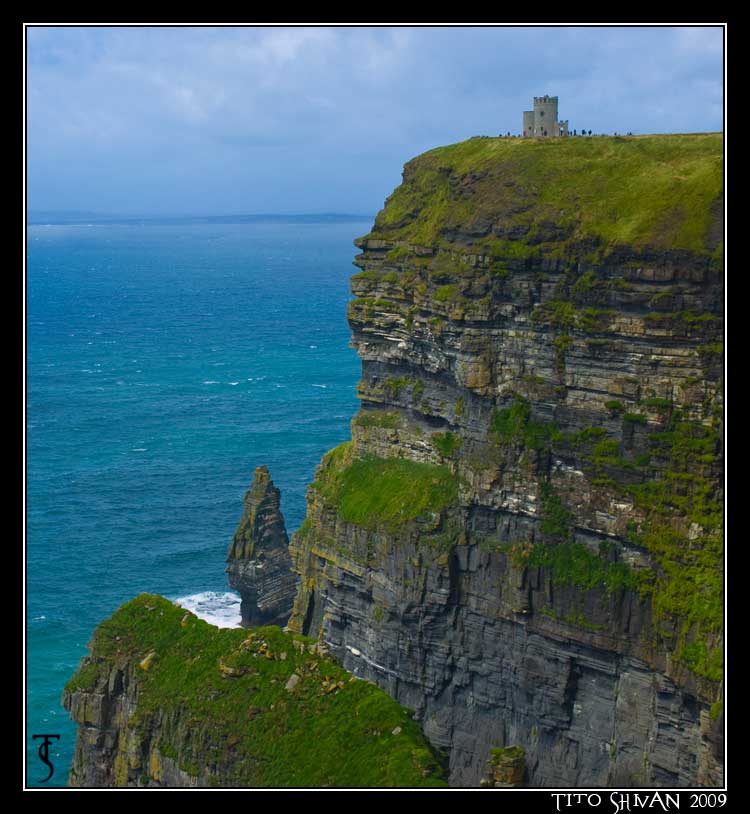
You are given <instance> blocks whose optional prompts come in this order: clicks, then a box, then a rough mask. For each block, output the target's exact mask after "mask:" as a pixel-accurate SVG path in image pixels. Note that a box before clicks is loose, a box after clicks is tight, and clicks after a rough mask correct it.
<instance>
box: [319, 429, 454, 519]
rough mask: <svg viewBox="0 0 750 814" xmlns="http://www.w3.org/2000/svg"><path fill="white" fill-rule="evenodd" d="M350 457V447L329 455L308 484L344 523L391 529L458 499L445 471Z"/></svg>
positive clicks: (404, 461)
mask: <svg viewBox="0 0 750 814" xmlns="http://www.w3.org/2000/svg"><path fill="white" fill-rule="evenodd" d="M353 452H354V451H353V447H352V444H351V442H346V443H344V444H341V445H340V446H338V447H336V448H335V449H333V450H331V451H330V452H329V453H328V454H327V455H326V456H325V458H324V459H323V461H322V463H321V466H320V468H319V470H318V473H317V479H316V480H315V482H314V483H313V487H314V488H315V489H317V490H318V491H319V492H320V493H321V495H323V497H324V498H325V499H326V501H327V502H328V503H330V504H331V505H333V506H335V507H336V510H337V512H338V515H339V517H341V519H342V520H345V521H346V522H348V523H354V524H356V525H358V526H362V527H363V528H366V529H374V528H377V527H378V526H384V527H386V528H390V529H394V528H398V526H400V525H403V524H404V523H407V522H409V521H410V520H414V519H416V518H418V517H420V516H423V515H425V514H427V513H434V512H439V511H440V510H441V509H445V508H447V507H448V506H450V505H452V504H454V503H455V502H456V500H457V498H458V484H457V482H456V479H455V477H454V476H453V474H452V473H451V471H450V469H449V468H448V467H447V466H436V465H434V464H428V463H421V462H419V461H411V460H408V459H406V458H389V459H383V458H376V457H374V456H367V457H364V458H356V457H354V454H353Z"/></svg>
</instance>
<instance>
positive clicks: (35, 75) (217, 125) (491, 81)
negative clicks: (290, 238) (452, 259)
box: [26, 26, 724, 215]
mask: <svg viewBox="0 0 750 814" xmlns="http://www.w3.org/2000/svg"><path fill="white" fill-rule="evenodd" d="M26 34H27V39H26V105H27V107H26V145H27V154H26V162H27V164H26V166H27V187H26V194H27V206H28V208H29V210H85V211H92V212H97V213H100V214H123V215H128V214H141V215H148V214H155V215H167V214H169V215H218V214H257V213H282V214H304V213H321V212H338V213H355V214H363V215H374V214H375V213H376V212H377V211H378V210H379V209H380V208H381V207H382V205H383V202H384V200H385V198H386V197H387V196H388V195H389V194H390V193H391V192H392V191H393V189H394V188H395V187H396V186H397V185H398V183H399V181H400V177H401V170H402V167H403V164H404V163H405V162H406V161H408V160H409V159H410V158H412V157H414V156H415V155H418V154H419V153H422V152H424V151H425V150H429V149H431V148H433V147H437V146H440V145H444V144H451V143H454V142H457V141H462V140H464V139H466V138H469V137H471V136H474V135H480V134H481V135H493V136H494V135H498V134H499V133H506V132H507V131H510V132H512V133H519V132H520V130H521V121H522V112H523V111H524V110H528V109H531V107H532V104H533V97H534V96H541V95H544V94H550V95H555V96H558V97H559V117H560V119H568V120H569V122H570V128H571V129H573V128H577V129H579V130H580V129H582V128H586V129H590V130H592V131H593V132H596V133H613V132H616V131H617V132H620V133H623V132H628V131H632V132H633V133H636V134H640V133H688V132H716V131H720V130H722V129H723V94H724V80H723V48H724V40H723V37H724V30H723V28H722V27H720V26H714V27H712V26H705V27H619V28H617V27H493V26H481V27H429V26H415V27H402V26H383V27H361V26H356V27H327V26H326V27H298V26H288V27H202V28H196V27H180V26H172V27H163V28H158V27H111V26H107V27H96V26H91V27H65V26H49V27H42V26H35V27H29V28H27V29H26Z"/></svg>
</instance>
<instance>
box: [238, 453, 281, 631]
mask: <svg viewBox="0 0 750 814" xmlns="http://www.w3.org/2000/svg"><path fill="white" fill-rule="evenodd" d="M280 506H281V499H280V495H279V490H278V489H277V488H276V487H275V486H274V485H273V481H272V480H271V477H270V475H269V473H268V469H267V468H266V467H265V466H259V467H258V468H257V469H256V470H255V475H254V478H253V482H252V485H251V486H250V489H249V490H248V491H247V494H246V495H245V510H244V513H243V515H242V519H241V520H240V524H239V526H238V528H237V531H236V532H235V534H234V538H233V540H232V544H231V545H230V547H229V552H228V554H227V562H228V565H227V574H228V576H229V585H230V586H231V587H232V588H234V590H236V591H238V592H239V593H240V596H241V597H242V602H241V604H240V613H241V615H242V626H243V627H257V626H258V625H281V626H283V625H285V624H286V623H287V620H288V619H289V614H290V613H291V610H292V603H293V601H294V594H295V589H296V583H297V578H296V575H295V574H294V573H293V571H292V569H291V560H290V558H289V538H288V536H287V533H286V528H285V526H284V517H283V515H282V514H281V508H280Z"/></svg>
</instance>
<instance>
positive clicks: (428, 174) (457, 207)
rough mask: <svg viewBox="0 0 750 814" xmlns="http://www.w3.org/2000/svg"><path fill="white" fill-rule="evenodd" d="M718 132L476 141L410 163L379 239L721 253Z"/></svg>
mask: <svg viewBox="0 0 750 814" xmlns="http://www.w3.org/2000/svg"><path fill="white" fill-rule="evenodd" d="M722 162H723V138H722V135H721V134H719V133H715V134H695V135H668V136H664V135H659V136H628V137H596V138H583V137H579V138H564V139H508V138H474V139H469V140H468V141H464V142H461V143H459V144H453V145H450V146H447V147H439V148H436V149H434V150H430V151H429V152H426V153H424V154H423V155H420V156H418V157H417V158H415V159H413V160H412V161H410V162H409V163H408V164H407V165H406V167H405V169H404V180H403V183H402V184H401V185H400V186H399V187H398V188H397V189H396V190H395V192H394V193H393V194H392V195H391V196H390V198H389V199H388V200H387V201H386V206H385V208H384V209H383V210H382V211H381V212H380V214H379V215H378V217H377V219H376V221H375V227H374V229H373V233H372V236H376V237H378V238H381V239H383V238H384V239H387V240H393V241H396V240H397V241H403V242H406V243H411V244H418V245H421V246H432V247H442V248H446V247H448V246H449V245H450V243H451V240H452V239H453V236H454V235H455V234H456V233H457V232H458V233H461V234H463V235H464V236H466V238H468V239H469V240H470V241H471V242H472V243H473V245H474V249H475V250H476V251H481V250H484V251H486V253H488V254H491V255H497V256H519V257H524V256H529V255H532V254H535V253H539V251H540V250H544V249H546V250H547V251H548V252H549V251H551V250H554V251H555V252H559V251H560V250H562V249H564V248H565V246H567V245H572V244H575V243H581V242H588V243H590V242H591V240H592V239H594V240H596V241H598V242H599V243H600V244H601V246H602V247H604V248H605V249H606V250H610V249H614V248H615V247H617V246H620V245H628V246H631V247H653V248H660V249H670V250H688V251H691V252H698V253H705V254H709V255H710V254H712V253H714V252H715V251H716V250H717V247H718V244H719V240H720V239H721V237H720V236H719V237H718V238H717V237H716V236H714V235H713V234H712V226H713V222H714V207H715V205H717V204H718V202H719V201H720V198H721V194H722V172H721V167H722Z"/></svg>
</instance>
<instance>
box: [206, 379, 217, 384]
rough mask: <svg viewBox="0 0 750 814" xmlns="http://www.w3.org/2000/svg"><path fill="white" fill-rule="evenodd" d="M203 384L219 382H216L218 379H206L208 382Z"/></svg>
mask: <svg viewBox="0 0 750 814" xmlns="http://www.w3.org/2000/svg"><path fill="white" fill-rule="evenodd" d="M203 384H218V382H217V381H216V379H206V381H205V382H203Z"/></svg>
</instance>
